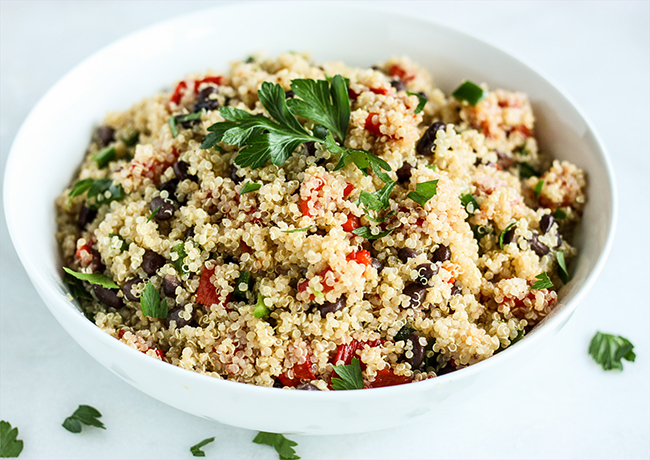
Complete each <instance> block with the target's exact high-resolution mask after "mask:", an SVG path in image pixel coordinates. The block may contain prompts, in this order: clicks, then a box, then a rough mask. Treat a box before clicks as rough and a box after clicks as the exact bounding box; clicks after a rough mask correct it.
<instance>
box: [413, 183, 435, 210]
mask: <svg viewBox="0 0 650 460" xmlns="http://www.w3.org/2000/svg"><path fill="white" fill-rule="evenodd" d="M436 193H438V179H436V180H430V181H427V182H420V183H418V184H416V185H415V191H410V192H409V193H408V195H406V196H407V197H409V198H410V199H412V200H413V201H415V202H416V203H417V204H419V205H420V206H422V207H423V208H424V205H425V204H427V201H429V200H430V199H431V198H433V197H434V195H435V194H436Z"/></svg>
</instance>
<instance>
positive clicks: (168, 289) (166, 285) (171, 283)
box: [162, 275, 181, 297]
mask: <svg viewBox="0 0 650 460" xmlns="http://www.w3.org/2000/svg"><path fill="white" fill-rule="evenodd" d="M180 285H181V282H180V280H179V279H178V278H176V277H175V276H174V275H165V277H164V278H163V281H162V289H163V292H164V293H165V295H166V296H167V297H175V296H176V288H177V287H178V286H180Z"/></svg>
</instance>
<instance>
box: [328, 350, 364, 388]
mask: <svg viewBox="0 0 650 460" xmlns="http://www.w3.org/2000/svg"><path fill="white" fill-rule="evenodd" d="M334 371H336V375H338V376H339V378H336V377H334V378H332V389H334V390H362V389H363V375H362V374H361V365H360V364H359V359H358V358H352V361H351V362H350V364H341V365H339V366H334Z"/></svg>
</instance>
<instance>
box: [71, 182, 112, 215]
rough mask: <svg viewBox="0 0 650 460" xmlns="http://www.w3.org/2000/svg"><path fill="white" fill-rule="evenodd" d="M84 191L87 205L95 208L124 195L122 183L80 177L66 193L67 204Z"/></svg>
mask: <svg viewBox="0 0 650 460" xmlns="http://www.w3.org/2000/svg"><path fill="white" fill-rule="evenodd" d="M107 192H108V194H107ZM84 193H86V200H87V206H88V207H89V208H90V209H97V208H99V206H101V205H103V204H108V203H110V202H111V201H119V200H121V199H122V198H124V196H125V194H124V189H123V188H122V185H120V184H116V183H114V182H113V181H112V180H111V179H107V178H104V179H92V178H88V179H82V180H80V181H78V182H76V183H75V184H74V185H73V186H72V190H70V194H69V195H68V204H70V201H72V199H73V198H75V197H77V196H80V195H83V194H84Z"/></svg>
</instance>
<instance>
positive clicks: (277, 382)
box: [273, 379, 284, 388]
mask: <svg viewBox="0 0 650 460" xmlns="http://www.w3.org/2000/svg"><path fill="white" fill-rule="evenodd" d="M273 388H284V383H282V382H280V379H275V382H273Z"/></svg>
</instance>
